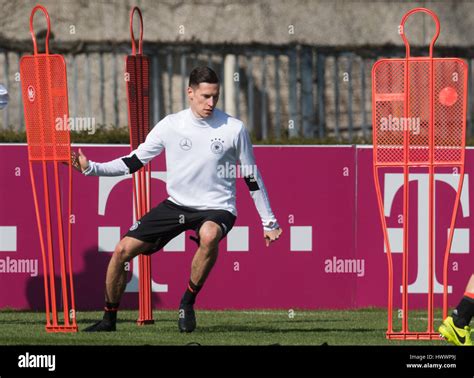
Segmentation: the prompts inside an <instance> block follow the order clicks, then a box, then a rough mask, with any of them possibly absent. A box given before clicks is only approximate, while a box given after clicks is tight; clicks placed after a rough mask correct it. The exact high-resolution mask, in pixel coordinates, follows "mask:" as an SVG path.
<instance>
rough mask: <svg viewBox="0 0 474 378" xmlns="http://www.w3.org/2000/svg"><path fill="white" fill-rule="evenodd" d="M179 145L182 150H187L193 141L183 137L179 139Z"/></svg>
mask: <svg viewBox="0 0 474 378" xmlns="http://www.w3.org/2000/svg"><path fill="white" fill-rule="evenodd" d="M179 146H180V147H181V148H182V149H183V150H184V151H189V150H190V149H191V148H192V147H193V143H192V142H191V140H190V139H188V138H183V139H181V142H179Z"/></svg>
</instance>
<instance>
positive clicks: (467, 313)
mask: <svg viewBox="0 0 474 378" xmlns="http://www.w3.org/2000/svg"><path fill="white" fill-rule="evenodd" d="M473 315H474V299H472V298H469V297H466V296H464V297H463V298H462V300H461V302H459V304H458V307H456V309H455V310H454V311H453V322H454V325H455V326H456V327H458V328H464V327H465V326H467V325H469V323H470V322H471V319H472V316H473Z"/></svg>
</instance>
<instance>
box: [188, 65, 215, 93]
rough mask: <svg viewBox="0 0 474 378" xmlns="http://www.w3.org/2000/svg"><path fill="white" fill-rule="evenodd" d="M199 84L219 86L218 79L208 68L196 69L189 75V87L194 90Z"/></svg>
mask: <svg viewBox="0 0 474 378" xmlns="http://www.w3.org/2000/svg"><path fill="white" fill-rule="evenodd" d="M201 83H210V84H219V78H218V77H217V74H216V73H215V72H214V71H213V70H212V69H211V68H209V67H196V68H194V69H193V70H192V71H191V74H190V75H189V86H190V87H192V88H195V87H197V86H199V84H201Z"/></svg>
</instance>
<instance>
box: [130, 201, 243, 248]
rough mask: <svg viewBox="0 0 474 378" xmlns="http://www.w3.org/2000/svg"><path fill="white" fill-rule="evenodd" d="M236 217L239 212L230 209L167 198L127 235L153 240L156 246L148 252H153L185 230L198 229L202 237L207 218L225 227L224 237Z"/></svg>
mask: <svg viewBox="0 0 474 378" xmlns="http://www.w3.org/2000/svg"><path fill="white" fill-rule="evenodd" d="M235 219H236V216H235V215H234V214H232V213H231V212H229V211H227V210H196V209H193V208H190V207H185V206H179V205H176V204H175V203H173V202H171V201H169V200H165V201H163V202H161V203H160V204H159V205H158V206H157V207H155V208H153V209H151V210H150V212H148V213H147V214H145V215H144V216H143V217H142V218H141V219H140V220H139V221H137V222H136V223H135V224H134V225H133V226H132V227H130V230H129V231H128V232H127V233H126V234H125V236H130V237H132V238H135V239H138V240H141V241H144V242H147V243H152V244H153V247H152V249H151V250H149V251H148V252H146V254H150V253H153V252H156V251H158V250H160V249H161V248H163V247H164V246H165V245H166V244H168V242H169V241H171V240H172V239H174V238H175V237H176V236H178V235H179V234H181V233H182V232H183V231H186V230H195V231H196V235H197V237H199V229H200V228H201V226H202V224H203V223H204V222H206V221H213V222H215V223H217V224H218V225H219V226H220V227H221V229H222V238H221V240H222V239H223V238H224V237H225V236H226V235H227V234H228V233H229V231H230V230H231V229H232V227H233V226H234V223H235Z"/></svg>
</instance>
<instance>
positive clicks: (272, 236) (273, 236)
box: [263, 228, 283, 247]
mask: <svg viewBox="0 0 474 378" xmlns="http://www.w3.org/2000/svg"><path fill="white" fill-rule="evenodd" d="M282 232H283V230H282V229H281V228H277V229H275V230H271V231H263V237H264V238H265V244H266V246H267V247H268V246H269V245H270V244H271V243H272V242H274V241H275V240H278V238H279V237H280V235H281V233H282Z"/></svg>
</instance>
